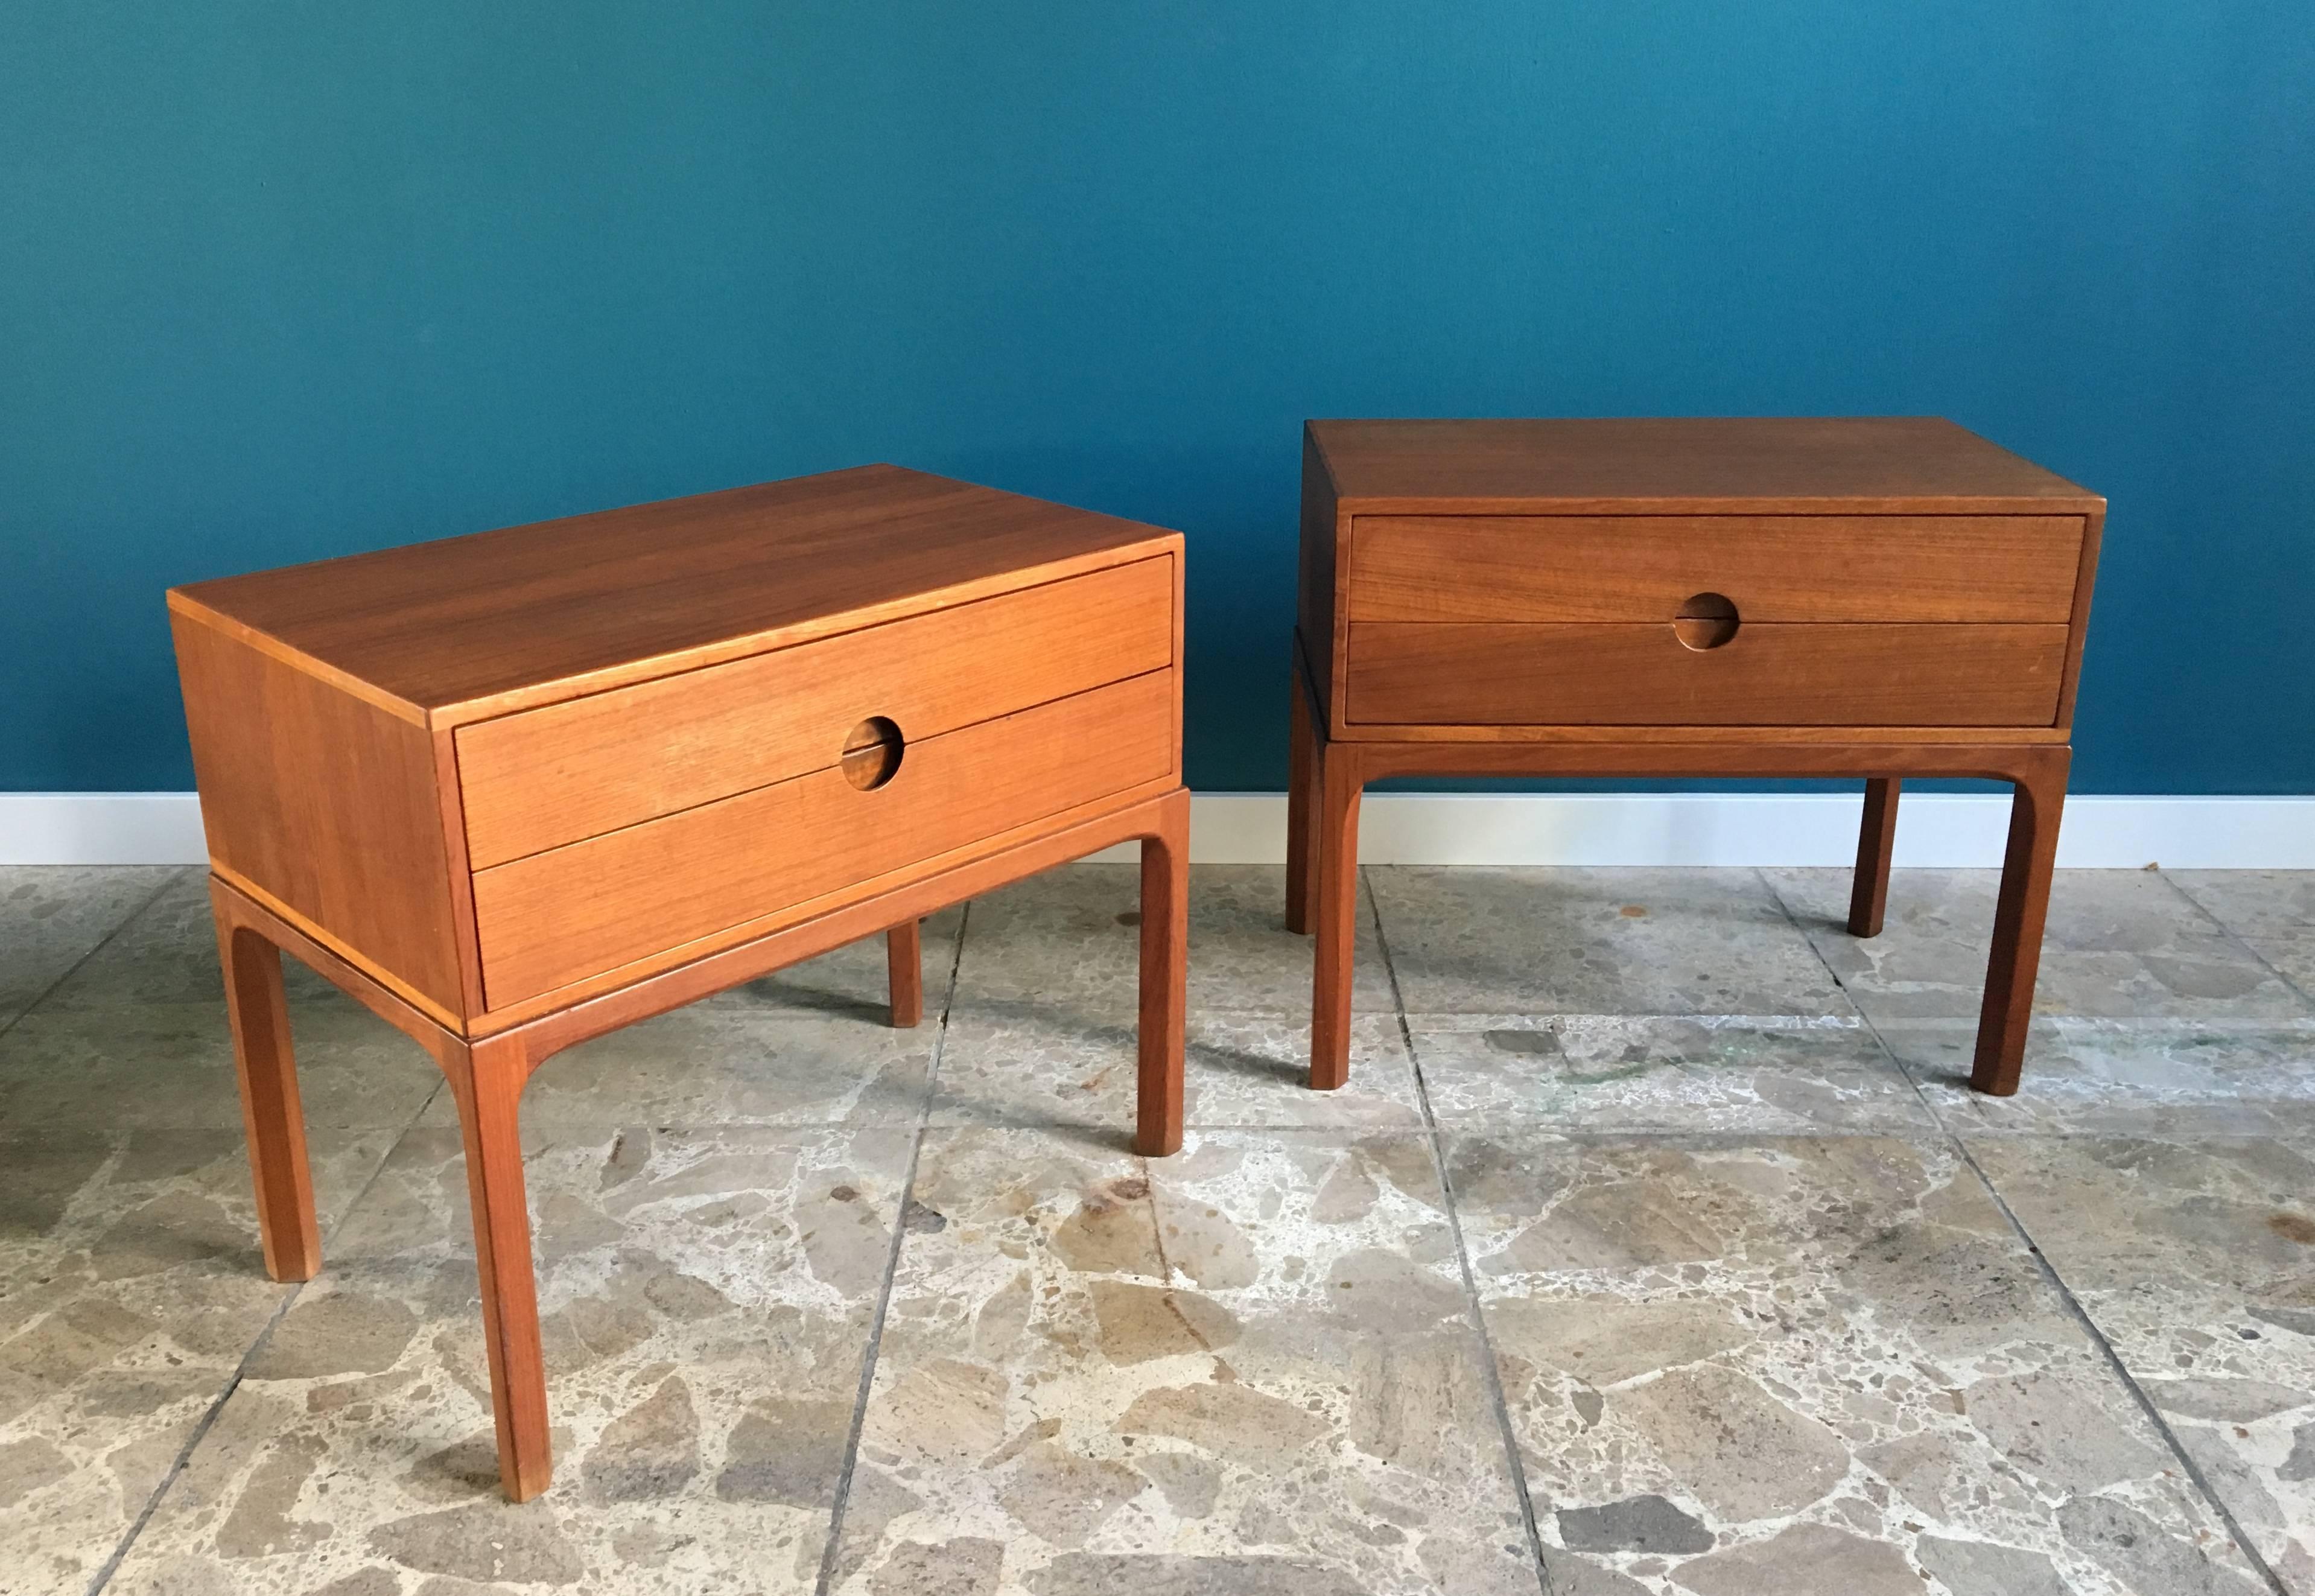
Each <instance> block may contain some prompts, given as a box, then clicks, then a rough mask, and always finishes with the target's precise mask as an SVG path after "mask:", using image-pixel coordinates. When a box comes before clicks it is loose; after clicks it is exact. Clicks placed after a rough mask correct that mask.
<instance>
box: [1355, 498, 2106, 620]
mask: <svg viewBox="0 0 2315 1596" xmlns="http://www.w3.org/2000/svg"><path fill="white" fill-rule="evenodd" d="M2081 553H2082V520H2081V518H2080V516H1361V517H1360V518H1358V519H1357V521H1356V522H1355V523H1354V525H1353V528H1352V533H1351V555H1350V586H1351V592H1350V611H1351V613H1350V618H1351V619H1352V620H1353V621H1664V620H1669V619H1670V618H1671V617H1672V615H1673V614H1674V613H1675V612H1676V611H1677V609H1678V607H1679V606H1680V605H1681V602H1682V601H1684V600H1686V599H1689V598H1690V597H1692V596H1694V595H1696V594H1699V593H1718V594H1720V595H1722V596H1723V597H1725V598H1727V599H1731V600H1733V601H1734V603H1735V605H1736V607H1737V609H1738V610H1739V611H1741V612H1742V613H1743V616H1745V617H1746V618H1747V619H1748V620H1754V621H1770V622H1774V621H2019V622H2049V623H2057V622H2063V621H2065V620H2067V619H2068V618H2069V617H2070V616H2071V615H2072V612H2073V606H2074V581H2075V576H2076V574H2077V571H2078V569H2079V567H2080V563H2081Z"/></svg>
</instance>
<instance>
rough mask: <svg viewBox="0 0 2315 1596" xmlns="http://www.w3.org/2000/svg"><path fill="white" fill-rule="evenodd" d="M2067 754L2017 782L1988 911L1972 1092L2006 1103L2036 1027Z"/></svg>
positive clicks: (2056, 753)
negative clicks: (1997, 890)
mask: <svg viewBox="0 0 2315 1596" xmlns="http://www.w3.org/2000/svg"><path fill="white" fill-rule="evenodd" d="M2071 760H2072V751H2071V749H2053V750H2051V754H2050V757H2049V758H2047V759H2046V760H2044V762H2043V763H2042V764H2041V765H2040V766H2039V767H2038V768H2036V770H2034V771H2033V772H2031V773H2030V774H2028V775H2025V776H2019V777H2018V779H2017V781H2016V783H2015V794H2014V795H2013V796H2012V797H2011V799H2010V801H2009V852H2008V854H2007V855H2006V856H2004V857H2003V859H2002V862H2001V895H2000V900H1998V901H1997V902H1996V904H1995V906H1994V910H1993V953H1992V957H1991V960H1990V961H1989V962H1988V963H1987V966H1986V971H1985V1007H1984V1009H1983V1010H1982V1012H1981V1013H1980V1015H1978V1022H1977V1061H1976V1066H1975V1068H1974V1069H1972V1071H1971V1072H1970V1084H1971V1085H1972V1086H1975V1087H1976V1088H1977V1089H1978V1090H1979V1091H1981V1092H1987V1093H1991V1095H1994V1096H1996V1097H2007V1096H2009V1095H2010V1094H2011V1093H2013V1092H2015V1091H2016V1090H2017V1089H2018V1074H2019V1072H2020V1071H2021V1070H2022V1069H2023V1068H2024V1066H2025V1062H2026V1034H2027V1029H2028V1027H2030V1026H2031V1025H2032V1024H2033V1021H2034V977H2035V974H2036V971H2038V970H2039V969H2040V967H2041V963H2042V927H2043V923H2044V920H2045V919H2046V918H2048V915H2049V911H2050V878H2051V873H2052V872H2053V871H2054V870H2055V869H2056V867H2057V863H2058V818H2059V814H2060V812H2061V811H2062V810H2063V809H2064V808H2065V802H2066V768H2067V766H2068V765H2069V764H2070V763H2071Z"/></svg>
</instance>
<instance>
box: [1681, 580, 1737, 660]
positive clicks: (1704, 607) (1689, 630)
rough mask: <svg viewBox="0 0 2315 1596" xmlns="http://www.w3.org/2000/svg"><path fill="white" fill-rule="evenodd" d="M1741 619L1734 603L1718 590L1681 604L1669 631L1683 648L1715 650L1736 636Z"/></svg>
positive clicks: (1696, 596)
mask: <svg viewBox="0 0 2315 1596" xmlns="http://www.w3.org/2000/svg"><path fill="white" fill-rule="evenodd" d="M1741 624H1742V623H1741V622H1740V620H1739V618H1738V616H1737V614H1736V607H1735V605H1734V604H1732V603H1730V602H1729V601H1728V600H1727V599H1725V598H1724V597H1722V596H1721V595H1720V594H1718V593H1699V594H1697V595H1695V596H1694V597H1693V598H1691V599H1689V600H1688V602H1686V603H1685V604H1682V605H1681V607H1680V613H1679V615H1678V616H1676V617H1675V618H1674V619H1673V621H1672V635H1673V636H1674V637H1677V638H1679V639H1680V642H1681V647H1682V648H1690V649H1695V650H1697V651H1698V652H1703V651H1704V650H1706V649H1716V648H1718V647H1719V646H1720V645H1721V644H1722V643H1726V642H1727V641H1728V640H1729V639H1730V638H1732V637H1734V636H1735V635H1736V628H1737V626H1738V625H1741Z"/></svg>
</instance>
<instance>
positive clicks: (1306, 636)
mask: <svg viewBox="0 0 2315 1596" xmlns="http://www.w3.org/2000/svg"><path fill="white" fill-rule="evenodd" d="M1296 616H1297V625H1299V627H1300V629H1301V633H1302V648H1303V652H1305V654H1307V655H1308V659H1309V661H1310V677H1311V681H1312V685H1313V686H1315V687H1317V693H1318V707H1319V713H1320V717H1321V718H1322V719H1324V720H1326V721H1328V722H1331V721H1332V720H1333V718H1334V684H1335V643H1336V639H1335V483H1334V478H1333V477H1332V476H1330V475H1329V474H1327V471H1326V457H1324V456H1323V455H1321V454H1320V453H1319V452H1318V440H1317V438H1316V437H1315V436H1313V435H1312V433H1311V431H1310V428H1309V426H1308V423H1307V422H1306V423H1305V424H1304V426H1303V428H1302V554H1301V564H1300V567H1299V595H1298V600H1297V605H1296Z"/></svg>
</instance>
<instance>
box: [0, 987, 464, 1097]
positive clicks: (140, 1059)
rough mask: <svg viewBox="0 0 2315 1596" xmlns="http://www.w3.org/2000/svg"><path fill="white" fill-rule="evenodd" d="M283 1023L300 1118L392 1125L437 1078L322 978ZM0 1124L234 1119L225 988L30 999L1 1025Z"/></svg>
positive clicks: (429, 1064) (389, 1030)
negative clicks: (96, 998) (293, 1060)
mask: <svg viewBox="0 0 2315 1596" xmlns="http://www.w3.org/2000/svg"><path fill="white" fill-rule="evenodd" d="M289 1030H290V1037H291V1042H292V1045H293V1046H294V1047H295V1048H296V1049H297V1083H298V1092H299V1095H300V1097H301V1099H302V1100H303V1102H304V1104H305V1110H306V1122H307V1123H308V1124H312V1125H347V1126H377V1127H392V1128H395V1129H397V1130H398V1129H400V1128H401V1127H403V1126H404V1125H407V1124H408V1123H410V1122H411V1121H412V1119H413V1118H414V1117H416V1115H417V1114H418V1113H419V1111H420V1110H421V1109H422V1108H424V1107H425V1106H426V1104H427V1101H428V1099H429V1098H430V1097H431V1096H433V1095H435V1094H436V1092H437V1091H438V1090H439V1088H440V1086H441V1085H442V1076H441V1072H440V1071H439V1069H437V1068H435V1066H434V1062H433V1060H431V1059H430V1058H429V1057H428V1056H427V1055H426V1053H425V1051H423V1050H422V1049H421V1048H420V1047H419V1045H418V1044H417V1043H416V1042H412V1041H411V1040H410V1039H409V1038H408V1037H406V1036H404V1034H403V1033H401V1032H399V1031H397V1030H395V1028H394V1027H393V1026H391V1025H389V1024H386V1022H385V1021H384V1020H381V1019H379V1018H378V1017H377V1015H373V1014H371V1013H370V1012H369V1011H368V1009H366V1008H363V1007H362V1006H360V1005H359V1004H358V1003H356V1002H354V1001H353V999H351V998H348V997H346V996H344V995H343V994H342V993H340V992H338V991H337V990H336V989H333V988H329V987H322V988H320V989H299V990H298V991H297V993H296V995H295V996H293V997H292V998H291V999H290V1003H289ZM0 1122H4V1123H6V1124H9V1125H12V1126H24V1125H35V1124H85V1125H93V1126H115V1125H117V1126H155V1127H162V1126H168V1127H176V1128H180V1129H191V1128H195V1127H208V1128H213V1129H218V1130H223V1129H227V1128H235V1129H237V1128H238V1127H239V1126H240V1124H241V1088H240V1085H239V1082H238V1080H237V1077H235V1070H234V1061H233V1033H232V1029H231V1026H230V1024H229V1023H228V1021H227V1020H226V1011H225V996H224V993H223V992H222V990H220V991H218V992H217V993H214V994H212V995H211V996H209V997H208V998H205V999H202V1000H199V1001H192V1002H184V1001H170V1002H145V1001H124V1002H122V1003H120V1004H117V1005H112V1006H106V1005H103V1004H98V1003H80V1004H76V1005H73V1006H51V1005H49V1004H46V1003H43V1004H41V1005H40V1006H39V1007H38V1008H36V1009H34V1010H33V1011H32V1012H31V1013H30V1014H28V1015H25V1016H24V1017H23V1018H22V1019H21V1020H19V1021H17V1022H16V1024H14V1025H13V1026H12V1027H11V1028H10V1029H9V1030H8V1031H7V1032H6V1033H5V1034H0Z"/></svg>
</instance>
